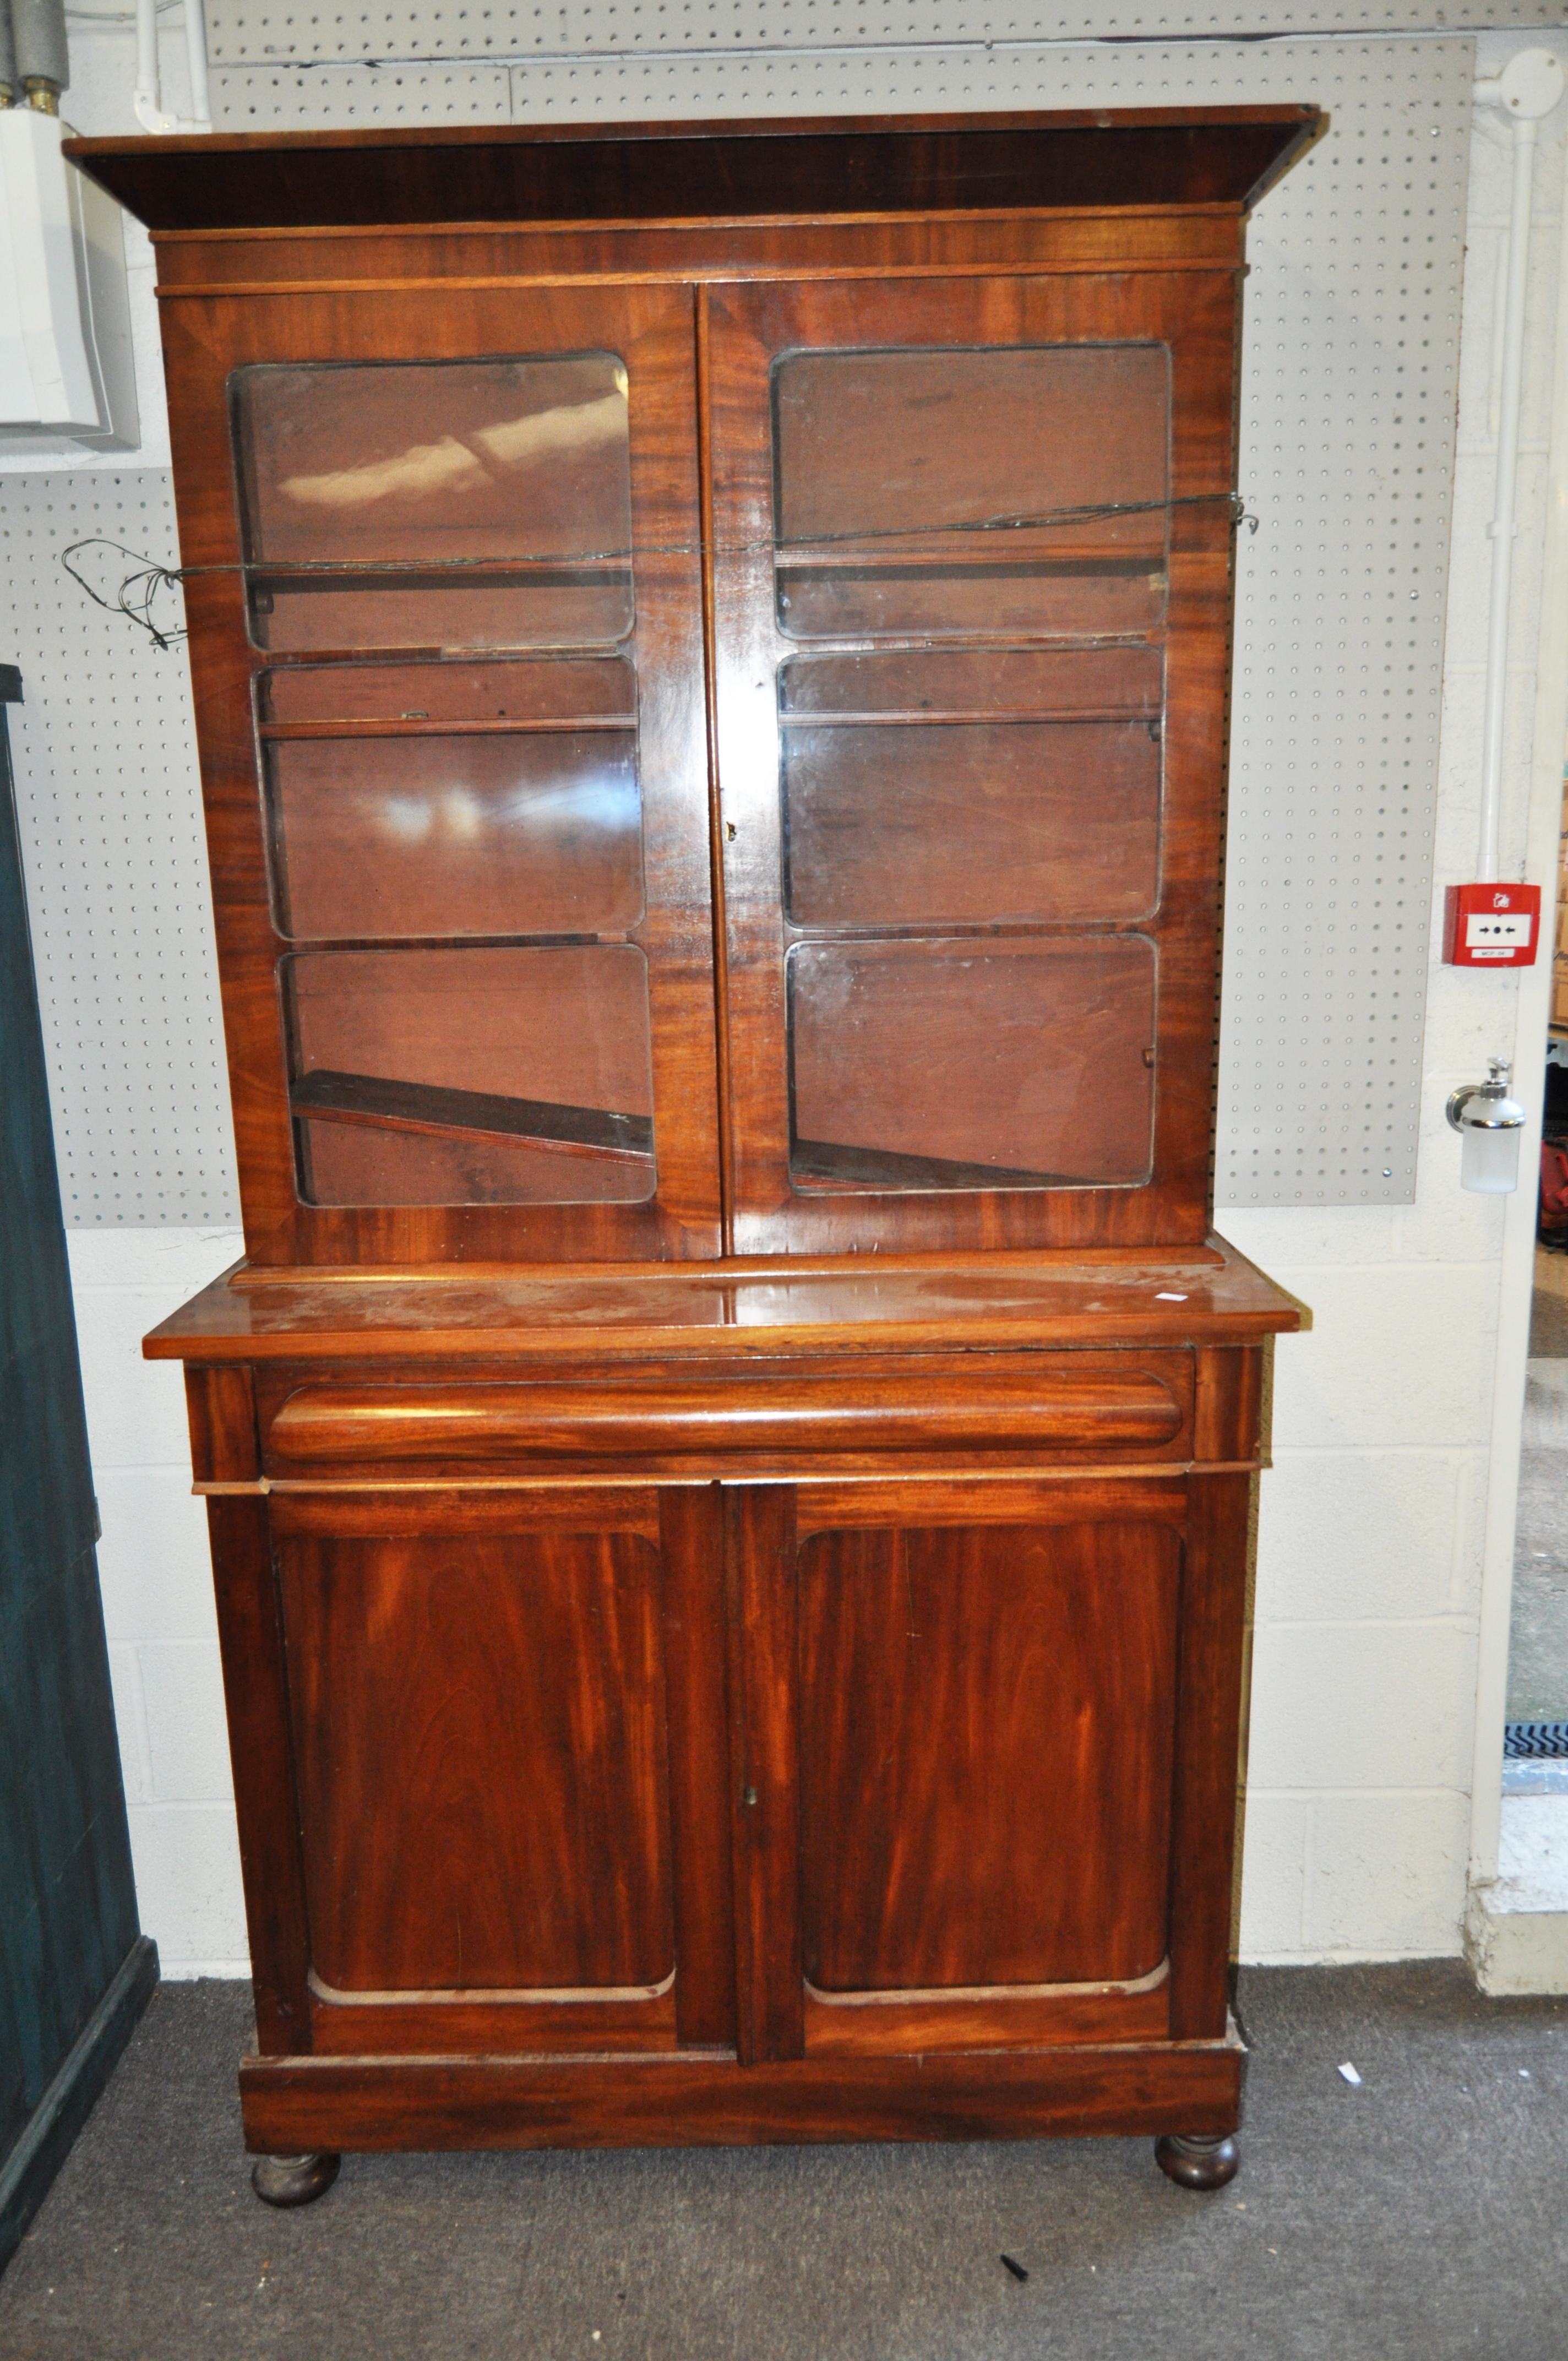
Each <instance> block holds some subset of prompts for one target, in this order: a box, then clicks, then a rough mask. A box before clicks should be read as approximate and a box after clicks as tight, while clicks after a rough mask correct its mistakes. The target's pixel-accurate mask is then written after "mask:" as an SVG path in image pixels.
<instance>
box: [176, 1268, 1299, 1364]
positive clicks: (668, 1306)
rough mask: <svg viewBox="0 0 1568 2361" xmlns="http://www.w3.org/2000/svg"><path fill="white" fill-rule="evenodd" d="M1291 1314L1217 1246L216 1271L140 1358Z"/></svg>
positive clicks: (1208, 1324) (955, 1340)
mask: <svg viewBox="0 0 1568 2361" xmlns="http://www.w3.org/2000/svg"><path fill="white" fill-rule="evenodd" d="M1304 1316H1310V1315H1304V1307H1303V1306H1302V1305H1300V1304H1299V1303H1298V1302H1297V1301H1296V1300H1295V1298H1294V1297H1293V1296H1290V1295H1288V1294H1286V1292H1285V1291H1284V1290H1283V1289H1282V1288H1278V1287H1276V1286H1275V1285H1274V1284H1273V1282H1272V1281H1271V1280H1269V1279H1265V1278H1264V1276H1263V1274H1262V1272H1261V1271H1259V1270H1257V1269H1255V1268H1254V1266H1253V1265H1252V1264H1251V1263H1250V1262H1248V1261H1246V1259H1245V1257H1243V1256H1241V1255H1239V1254H1237V1252H1236V1251H1235V1249H1234V1246H1228V1245H1227V1244H1226V1243H1225V1242H1224V1240H1223V1239H1220V1238H1215V1239H1212V1240H1211V1242H1210V1245H1209V1246H1207V1247H1198V1248H1192V1249H1190V1250H1188V1251H1187V1252H1185V1253H1180V1254H1173V1255H1170V1256H1155V1255H1143V1254H1135V1253H1134V1254H1129V1253H1126V1252H1122V1253H1115V1252H1106V1253H1102V1254H1098V1255H1065V1254H1064V1255H1049V1254H1015V1255H1014V1254H991V1255H978V1254H977V1255H969V1256H962V1257H941V1256H936V1255H927V1256H907V1257H901V1258H897V1259H894V1258H893V1257H888V1258H887V1259H886V1260H883V1257H880V1256H879V1257H876V1258H875V1259H874V1260H873V1259H872V1257H864V1258H861V1259H859V1260H852V1259H839V1260H836V1261H826V1260H823V1261H816V1262H812V1261H805V1260H786V1259H784V1257H778V1258H758V1259H751V1260H736V1261H732V1262H725V1263H685V1264H674V1265H662V1266H647V1265H641V1266H630V1265H620V1266H614V1265H612V1266H603V1265H601V1266H598V1267H597V1268H596V1267H591V1266H590V1267H584V1266H582V1265H580V1264H579V1265H577V1266H575V1267H565V1268H554V1269H552V1268H536V1267H532V1266H530V1267H527V1268H520V1267H515V1266H514V1267H509V1268H500V1267H492V1268H488V1269H484V1270H475V1269H472V1268H468V1269H456V1268H450V1267H447V1268H442V1269H439V1270H426V1271H413V1272H411V1271H346V1270H345V1271H323V1270H314V1271H305V1270H292V1271H276V1272H271V1271H267V1272H263V1271H257V1270H252V1269H250V1268H247V1266H246V1265H245V1264H244V1263H239V1264H236V1266H235V1268H233V1269H232V1270H230V1271H226V1272H225V1274H224V1276H223V1277H222V1278H221V1279H215V1280H214V1282H213V1284H212V1286H211V1287H208V1288H206V1289H204V1290H203V1292H202V1293H201V1294H200V1295H198V1296H196V1297H194V1298H193V1299H192V1301H191V1302H189V1303H188V1304H186V1305H185V1306H184V1307H183V1309H182V1310H181V1311H179V1312H175V1313H174V1314H173V1315H172V1317H171V1318H170V1319H168V1320H166V1321H164V1322H163V1323H162V1324H161V1325H160V1326H159V1327H157V1328H155V1329H154V1330H153V1332H152V1334H150V1335H149V1336H148V1338H147V1339H146V1341H145V1343H144V1345H143V1347H142V1349H143V1351H144V1353H145V1354H146V1356H147V1357H148V1359H149V1360H186V1361H192V1362H216V1361H273V1360H290V1361H298V1360H334V1359H339V1358H344V1357H348V1356H352V1357H353V1358H354V1359H355V1360H356V1362H357V1361H363V1360H367V1359H372V1358H396V1359H399V1360H410V1359H420V1360H436V1359H451V1358H454V1357H465V1358H473V1357H475V1356H479V1355H483V1356H486V1357H490V1356H500V1355H508V1354H514V1353H522V1354H527V1355H529V1356H531V1357H534V1358H540V1359H546V1360H562V1361H567V1360H586V1359H592V1358H594V1357H595V1356H601V1355H603V1354H606V1353H614V1354H616V1355H618V1356H620V1355H624V1354H627V1353H632V1352H641V1353H652V1354H657V1355H658V1356H660V1357H661V1358H663V1359H668V1358H672V1357H676V1356H693V1357H703V1356H707V1357H712V1356H723V1357H724V1358H726V1359H727V1360H731V1361H732V1360H733V1359H735V1357H736V1356H746V1355H749V1354H756V1355H759V1356H761V1355H769V1356H773V1355H778V1354H816V1353H828V1352H831V1353H834V1354H837V1355H839V1356H842V1355H843V1354H845V1353H854V1352H857V1351H864V1350H868V1349H871V1348H872V1347H880V1348H883V1349H886V1348H888V1347H890V1346H891V1347H895V1348H905V1349H908V1350H922V1351H927V1352H928V1351H944V1350H963V1349H970V1350H973V1349H975V1348H982V1349H983V1348H992V1349H995V1348H997V1347H1000V1346H1012V1347H1014V1348H1016V1347H1019V1346H1040V1345H1069V1346H1071V1345H1107V1344H1126V1345H1182V1344H1224V1343H1240V1342H1243V1341H1245V1340H1246V1339H1248V1338H1252V1337H1258V1336H1264V1335H1268V1334H1275V1333H1277V1332H1281V1331H1284V1330H1288V1329H1296V1328H1299V1327H1301V1326H1302V1325H1303V1321H1304Z"/></svg>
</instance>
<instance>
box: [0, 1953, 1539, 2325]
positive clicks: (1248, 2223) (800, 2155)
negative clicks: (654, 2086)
mask: <svg viewBox="0 0 1568 2361" xmlns="http://www.w3.org/2000/svg"><path fill="white" fill-rule="evenodd" d="M248 1997H249V1996H248V1993H247V1989H246V1987H244V1986H243V1985H235V1984H218V1983H202V1984H174V1985H165V1986H164V1988H163V1989H162V1991H161V1992H160V1993H159V1994H158V1995H157V1996H156V1997H155V1998H154V2000H153V2002H152V2004H151V2006H150V2008H149V2010H148V2015H147V2016H146V2018H145V2019H144V2020H143V2022H142V2025H141V2026H140V2027H139V2028H138V2030H137V2034H136V2036H135V2038H134V2039H133V2041H132V2043H131V2046H130V2048H129V2049H128V2050H127V2052H126V2057H125V2059H123V2060H122V2063H121V2065H120V2068H119V2070H118V2071H117V2072H116V2074H115V2078H114V2080H113V2081H112V2082H111V2084H110V2086H109V2089H108V2091H107V2092H105V2094H104V2098H103V2099H102V2100H101V2101H100V2103H99V2105H98V2108H97V2110H96V2112H95V2113H94V2114H93V2117H92V2119H91V2121H90V2122H89V2124H88V2125H87V2127H86V2130H85V2131H84V2132H83V2134H82V2138H81V2139H80V2140H79V2142H78V2143H77V2146H76V2147H75V2149H74V2150H73V2151H72V2153H71V2157H70V2158H68V2159H67V2162H66V2165H65V2168H64V2170H63V2171H62V2172H61V2174H60V2179H59V2180H58V2181H57V2182H56V2184H55V2187H54V2189H53V2191H52V2192H51V2193H50V2195H49V2198H48V2200H47V2201H46V2202H45V2204H44V2206H43V2208H42V2210H41V2212H40V2213H39V2214H38V2219H37V2220H36V2222H35V2223H34V2224H33V2227H32V2230H31V2232H30V2234H29V2235H28V2236H27V2239H26V2240H25V2241H24V2243H23V2245H22V2246H21V2248H20V2249H19V2251H18V2252H17V2255H16V2258H15V2260H14V2261H13V2263H12V2265H11V2267H10V2269H9V2270H8V2272H7V2273H6V2274H5V2278H4V2279H0V2354H3V2355H4V2356H5V2361H459V2356H460V2361H524V2356H526V2361H729V2356H735V2357H736V2361H740V2356H744V2361H1147V2356H1157V2355H1164V2354H1179V2355H1184V2356H1185V2355H1201V2356H1203V2361H1244V2356H1245V2361H1458V2356H1468V2361H1541V2356H1543V2355H1550V2354H1553V2353H1556V2352H1559V2351H1561V2350H1562V2348H1563V2324H1562V2323H1563V2288H1564V2285H1565V2284H1568V2208H1565V2207H1564V2205H1563V2189H1564V2186H1565V2185H1568V2001H1562V2000H1557V2001H1553V2000H1540V2001H1497V2000H1484V1999H1482V1998H1481V1997H1480V1996H1479V1995H1478V1994H1477V1993H1476V1992H1475V1989H1474V1987H1473V1986H1472V1985H1471V1983H1470V1982H1469V1980H1468V1978H1467V1977H1466V1975H1465V1974H1464V1971H1463V1970H1462V1969H1461V1968H1460V1967H1459V1965H1458V1964H1457V1962H1449V1961H1443V1962H1439V1963H1435V1964H1432V1965H1428V1966H1422V1967H1414V1968H1412V1967H1409V1966H1401V1967H1392V1968H1340V1969H1307V1970H1300V1969H1259V1970H1252V1971H1247V1972H1245V1973H1244V1974H1243V1976H1242V1979H1241V1983H1240V1992H1239V2008H1240V2013H1241V2015H1242V2020H1243V2023H1244V2026H1245V2031H1246V2035H1247V2038H1248V2041H1249V2043H1250V2044H1251V2047H1252V2053H1253V2054H1252V2059H1251V2063H1250V2067H1249V2073H1248V2083H1247V2098H1246V2126H1245V2135H1244V2158H1245V2160H1244V2164H1243V2169H1242V2174H1241V2177H1240V2179H1239V2180H1236V2181H1235V2182H1234V2183H1233V2184H1232V2186H1231V2187H1230V2188H1229V2189H1227V2190H1224V2191H1221V2192H1220V2193H1219V2194H1217V2195H1215V2196H1212V2197H1197V2196H1193V2195H1190V2193H1189V2192H1187V2191H1183V2190H1179V2189H1175V2188H1173V2187H1172V2186H1171V2184H1170V2183H1169V2182H1168V2180H1165V2179H1164V2178H1163V2177H1162V2175H1161V2174H1160V2173H1159V2172H1158V2170H1157V2169H1156V2166H1155V2163H1154V2160H1153V2157H1152V2154H1151V2151H1150V2144H1149V2142H1148V2141H1147V2140H1146V2139H1138V2140H1084V2141H1070V2142H1069V2141H1064V2142H1059V2143H1057V2142H1051V2143H1042V2144H1036V2143H1027V2142H1026V2143H1000V2142H996V2143H985V2144H979V2145H975V2146H970V2147H913V2146H906V2147H840V2148H828V2147H814V2148H812V2147H807V2148H758V2149H744V2150H728V2151H726V2150H698V2151H686V2152H680V2151H663V2152H660V2151H650V2150H643V2151H637V2152H628V2153H620V2154H614V2153H612V2154H586V2155H585V2154H570V2153H566V2154H551V2155H518V2156H444V2157H428V2156H408V2157H351V2158H347V2159H345V2164H344V2169H343V2176H342V2179H341V2180H339V2182H338V2184H337V2186H336V2187H335V2188H334V2190H333V2191H331V2192H330V2194H329V2195H327V2196H326V2197H325V2198H323V2200H322V2201H321V2202H319V2203H318V2204H315V2205H313V2206H309V2207H306V2208H304V2209H303V2210H302V2211H301V2212H299V2213H271V2212H269V2211H268V2210H267V2209H265V2208H264V2207H262V2206H260V2205H259V2204H258V2203H257V2202H256V2201H255V2199H254V2198H253V2197H252V2196H251V2194H250V2191H249V2189H248V2186H247V2176H246V2169H245V2160H244V2158H243V2157H242V2155H241V2153H240V2135H239V2124H238V2110H237V2106H236V2099H235V2088H234V2067H235V2061H236V2057H237V2055H238V2053H239V2051H240V2049H241V2048H242V2047H243V2045H244V2042H245V2039H246V2037H247V2015H248ZM1347 2061H1348V2062H1350V2063H1353V2064H1354V2067H1355V2068H1356V2070H1357V2071H1358V2072H1359V2074H1360V2075H1361V2077H1362V2081H1361V2083H1360V2086H1359V2087H1352V2086H1351V2085H1350V2084H1348V2083H1347V2082H1346V2081H1344V2080H1343V2078H1342V2076H1341V2074H1340V2073H1339V2070H1338V2069H1339V2067H1340V2065H1341V2064H1342V2063H1343V2062H1347ZM1004 2253H1005V2254H1009V2255H1011V2256H1013V2257H1014V2258H1015V2259H1016V2260H1017V2261H1018V2262H1019V2263H1020V2264H1022V2266H1023V2267H1024V2268H1025V2270H1026V2271H1027V2272H1028V2274H1029V2276H1028V2279H1027V2280H1026V2281H1025V2282H1020V2281H1018V2280H1016V2279H1013V2278H1012V2277H1010V2276H1009V2274H1008V2272H1007V2271H1006V2270H1005V2269H1004V2268H1003V2264H1002V2261H1001V2259H1000V2258H1001V2257H1002V2255H1003V2254H1004Z"/></svg>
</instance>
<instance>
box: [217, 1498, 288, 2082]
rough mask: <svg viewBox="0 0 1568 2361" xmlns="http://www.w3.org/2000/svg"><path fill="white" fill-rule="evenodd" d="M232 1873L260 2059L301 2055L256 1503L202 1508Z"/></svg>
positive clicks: (278, 1726)
mask: <svg viewBox="0 0 1568 2361" xmlns="http://www.w3.org/2000/svg"><path fill="white" fill-rule="evenodd" d="M207 1526H208V1531H209V1533H210V1535H211V1539H212V1549H213V1582H214V1590H215V1593H216V1598H217V1610H218V1645H219V1648H220V1651H221V1653H222V1658H223V1668H224V1693H225V1699H226V1702H227V1707H228V1728H229V1754H230V1757H231V1759H232V1761H233V1764H234V1793H235V1808H236V1814H237V1817H238V1821H239V1860H240V1870H241V1873H242V1875H243V1878H244V1882H245V1916H246V1924H247V1928H248V1930H249V1935H250V1972H251V1980H252V1982H253V1985H254V1987H255V1993H256V2039H257V2047H258V2048H259V2050H260V2052H261V2055H262V2056H263V2057H264V2058H269V2057H279V2056H282V2055H285V2054H287V2053H290V2052H298V2051H303V2050H308V2049H309V2048H310V2047H311V2000H310V1992H309V1988H308V1986H307V1984H306V1981H305V1979H306V1975H307V1972H308V1970H309V1966H310V1930H309V1922H308V1919H307V1916H306V1907H305V1881H304V1872H303V1864H302V1861H301V1858H300V1810H299V1804H298V1801H297V1799H296V1795H295V1788H294V1769H293V1759H292V1754H291V1747H290V1742H289V1695H288V1680H287V1675H286V1673H285V1669H284V1654H283V1629H282V1623H281V1620H280V1615H279V1607H278V1590H277V1581H276V1577H275V1576H274V1573H273V1565H272V1552H271V1548H270V1546H269V1538H268V1530H267V1507H266V1503H265V1501H264V1500H261V1499H234V1498H231V1499H210V1500H209V1501H208V1502H207Z"/></svg>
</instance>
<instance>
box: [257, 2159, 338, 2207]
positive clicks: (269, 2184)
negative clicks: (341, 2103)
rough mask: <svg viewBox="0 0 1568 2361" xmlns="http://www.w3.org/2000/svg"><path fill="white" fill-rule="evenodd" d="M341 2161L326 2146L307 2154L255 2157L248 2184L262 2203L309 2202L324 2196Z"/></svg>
mask: <svg viewBox="0 0 1568 2361" xmlns="http://www.w3.org/2000/svg"><path fill="white" fill-rule="evenodd" d="M342 2162H343V2158H341V2157H340V2156H334V2155H333V2154H332V2152H331V2150H330V2149H321V2150H319V2151H318V2152H317V2153H315V2154H313V2155H311V2156H258V2158H257V2159H256V2162H255V2163H254V2165H252V2167H251V2170H250V2185H251V2187H252V2189H254V2190H255V2191H256V2193H257V2195H258V2197H259V2198H260V2200H261V2202H262V2203H263V2204H264V2205H309V2204H310V2203H311V2202H312V2200H313V2198H317V2197H324V2196H325V2195H326V2192H327V2191H328V2190H329V2189H330V2188H331V2187H332V2184H333V2182H334V2180H336V2179H337V2168H338V2166H339V2165H340V2164H341V2163H342Z"/></svg>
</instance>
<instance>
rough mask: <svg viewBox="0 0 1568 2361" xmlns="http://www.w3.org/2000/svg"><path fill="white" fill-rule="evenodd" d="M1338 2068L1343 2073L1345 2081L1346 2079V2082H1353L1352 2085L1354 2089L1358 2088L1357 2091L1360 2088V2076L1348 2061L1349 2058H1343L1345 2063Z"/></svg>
mask: <svg viewBox="0 0 1568 2361" xmlns="http://www.w3.org/2000/svg"><path fill="white" fill-rule="evenodd" d="M1340 2072H1341V2073H1342V2074H1343V2077H1344V2079H1345V2081H1347V2082H1350V2083H1353V2084H1354V2087H1355V2089H1356V2090H1358V2091H1359V2090H1360V2088H1361V2077H1360V2075H1359V2074H1358V2073H1357V2072H1356V2070H1355V2069H1354V2066H1353V2065H1352V2064H1351V2063H1350V2061H1349V2059H1346V2060H1345V2063H1344V2064H1343V2066H1342V2067H1341V2068H1340Z"/></svg>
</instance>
